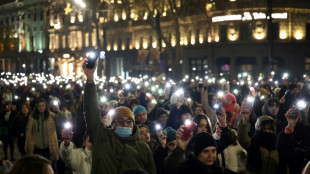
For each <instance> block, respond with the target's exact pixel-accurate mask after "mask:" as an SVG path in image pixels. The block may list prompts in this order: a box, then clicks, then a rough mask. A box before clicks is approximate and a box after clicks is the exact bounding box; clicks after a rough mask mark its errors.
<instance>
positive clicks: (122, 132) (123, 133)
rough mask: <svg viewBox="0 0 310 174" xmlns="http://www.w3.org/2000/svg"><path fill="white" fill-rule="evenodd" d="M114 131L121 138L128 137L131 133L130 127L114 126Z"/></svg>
mask: <svg viewBox="0 0 310 174" xmlns="http://www.w3.org/2000/svg"><path fill="white" fill-rule="evenodd" d="M115 133H116V134H117V135H118V136H120V137H122V138H125V137H129V136H130V135H131V134H132V128H130V127H119V126H117V127H116V128H115Z"/></svg>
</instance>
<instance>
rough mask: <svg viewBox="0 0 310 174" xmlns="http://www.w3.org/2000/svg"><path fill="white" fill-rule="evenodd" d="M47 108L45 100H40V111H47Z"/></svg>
mask: <svg viewBox="0 0 310 174" xmlns="http://www.w3.org/2000/svg"><path fill="white" fill-rule="evenodd" d="M45 109H46V105H45V103H44V102H40V103H39V104H38V110H39V112H40V113H43V112H44V111H45Z"/></svg>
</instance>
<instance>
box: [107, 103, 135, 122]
mask: <svg viewBox="0 0 310 174" xmlns="http://www.w3.org/2000/svg"><path fill="white" fill-rule="evenodd" d="M120 117H129V118H131V119H133V120H135V116H134V115H133V113H132V111H131V110H130V109H129V108H128V107H125V106H120V107H117V108H116V109H115V110H114V114H113V116H112V122H113V121H114V120H116V119H117V118H120Z"/></svg>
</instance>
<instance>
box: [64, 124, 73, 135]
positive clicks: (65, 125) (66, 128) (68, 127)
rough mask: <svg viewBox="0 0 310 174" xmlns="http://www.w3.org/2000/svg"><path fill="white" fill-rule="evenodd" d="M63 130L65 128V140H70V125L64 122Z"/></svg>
mask: <svg viewBox="0 0 310 174" xmlns="http://www.w3.org/2000/svg"><path fill="white" fill-rule="evenodd" d="M64 128H65V133H66V138H70V137H71V132H72V124H71V123H70V122H66V123H65V124H64Z"/></svg>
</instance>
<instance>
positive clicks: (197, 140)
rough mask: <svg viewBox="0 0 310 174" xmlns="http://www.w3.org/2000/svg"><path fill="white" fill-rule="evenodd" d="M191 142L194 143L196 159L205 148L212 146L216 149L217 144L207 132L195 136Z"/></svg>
mask: <svg viewBox="0 0 310 174" xmlns="http://www.w3.org/2000/svg"><path fill="white" fill-rule="evenodd" d="M191 141H192V143H193V148H194V153H195V156H196V157H197V156H198V155H199V153H200V152H201V151H202V150H203V149H204V148H206V147H210V146H214V147H216V142H215V140H214V138H213V136H212V135H211V134H210V133H207V132H200V133H198V134H196V135H194V136H193V138H192V140H191Z"/></svg>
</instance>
